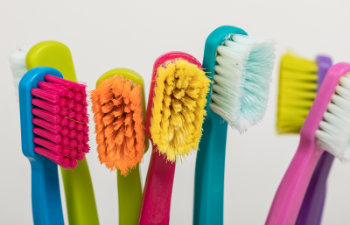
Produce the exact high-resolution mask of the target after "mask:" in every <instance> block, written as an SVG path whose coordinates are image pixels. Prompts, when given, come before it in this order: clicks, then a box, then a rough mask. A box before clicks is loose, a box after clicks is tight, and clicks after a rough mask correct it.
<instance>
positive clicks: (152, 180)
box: [139, 52, 209, 225]
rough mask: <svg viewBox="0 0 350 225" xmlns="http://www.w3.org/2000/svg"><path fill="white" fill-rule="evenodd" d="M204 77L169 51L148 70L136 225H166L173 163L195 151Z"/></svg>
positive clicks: (195, 64) (193, 63)
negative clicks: (145, 144) (147, 147)
mask: <svg viewBox="0 0 350 225" xmlns="http://www.w3.org/2000/svg"><path fill="white" fill-rule="evenodd" d="M208 88H209V79H208V78H207V77H206V76H205V73H204V72H203V70H202V67H201V64H200V63H199V62H198V61H197V60H196V59H195V58H194V57H192V56H191V55H188V54H186V53H182V52H171V53H168V54H165V55H163V56H161V57H160V58H158V59H157V60H156V62H155V64H154V67H153V75H152V83H151V88H150V92H149V93H150V94H149V99H148V106H147V116H146V134H147V135H148V137H149V138H150V140H151V141H152V144H153V151H152V158H151V162H150V165H149V168H148V173H147V179H146V185H145V189H144V195H143V202H142V208H141V213H140V222H139V224H140V225H151V224H158V225H167V224H169V213H170V202H171V193H172V185H173V180H174V172H175V160H176V158H177V157H184V156H185V155H187V154H189V153H190V152H191V151H193V150H196V149H197V148H198V143H199V139H200V137H201V133H202V123H203V119H204V115H205V111H204V106H205V104H206V99H205V96H206V94H207V92H208Z"/></svg>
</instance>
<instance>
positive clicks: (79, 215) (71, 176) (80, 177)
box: [61, 158, 99, 225]
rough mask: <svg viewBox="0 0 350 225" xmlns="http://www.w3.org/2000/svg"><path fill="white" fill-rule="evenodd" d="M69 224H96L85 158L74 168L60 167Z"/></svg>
mask: <svg viewBox="0 0 350 225" xmlns="http://www.w3.org/2000/svg"><path fill="white" fill-rule="evenodd" d="M61 173H62V179H63V184H64V190H65V193H66V204H67V211H68V215H69V216H68V220H69V225H98V224H99V222H98V216H97V208H96V202H95V196H94V190H93V188H92V182H91V178H90V172H89V168H88V165H87V162H86V158H84V159H83V160H81V161H80V162H78V165H77V167H76V168H75V169H74V170H65V169H63V168H61Z"/></svg>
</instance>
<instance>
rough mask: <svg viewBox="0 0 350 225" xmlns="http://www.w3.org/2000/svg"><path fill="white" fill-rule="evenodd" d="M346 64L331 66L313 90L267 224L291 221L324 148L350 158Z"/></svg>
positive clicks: (349, 67)
mask: <svg viewBox="0 0 350 225" xmlns="http://www.w3.org/2000/svg"><path fill="white" fill-rule="evenodd" d="M349 72H350V64H347V63H338V64H336V65H334V66H332V67H331V68H330V69H329V70H328V72H327V75H326V77H325V78H324V81H323V82H322V85H321V87H320V89H319V91H318V93H317V96H316V99H315V101H314V103H313V105H312V107H311V109H310V112H309V114H308V116H307V117H306V120H305V123H304V125H303V127H302V128H301V132H300V142H299V147H298V150H297V152H296V154H295V155H294V158H293V160H292V162H291V164H290V165H289V168H288V170H287V172H286V174H285V175H284V177H283V180H282V182H281V183H280V186H279V188H278V190H277V192H276V194H275V198H274V200H273V203H272V205H271V208H270V212H269V215H268V217H267V220H266V224H267V225H274V224H276V225H277V224H278V225H287V224H290V225H292V224H295V223H296V220H297V216H298V213H299V210H300V207H301V204H302V200H303V198H304V196H305V192H306V190H307V187H308V185H309V183H310V180H311V177H312V174H313V172H314V170H315V167H316V165H317V163H318V162H319V160H320V158H321V156H322V154H323V153H324V152H325V151H327V152H329V153H331V154H333V155H335V156H337V157H338V158H340V159H341V160H347V159H350V153H349V149H348V147H347V145H348V140H349V136H350V130H349V129H348V127H349V126H350V119H349V118H348V116H347V114H348V113H347V110H348V109H349V108H350V74H349Z"/></svg>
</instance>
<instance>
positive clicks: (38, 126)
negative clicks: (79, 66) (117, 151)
mask: <svg viewBox="0 0 350 225" xmlns="http://www.w3.org/2000/svg"><path fill="white" fill-rule="evenodd" d="M85 88H86V86H85V85H82V84H78V83H75V82H72V81H67V80H64V79H61V78H58V77H55V76H51V75H45V81H40V82H39V83H38V88H33V89H32V91H31V93H32V95H33V99H32V105H33V109H32V113H33V116H34V118H33V120H32V122H33V125H34V128H33V133H34V134H35V137H34V140H33V142H34V143H35V145H36V146H35V148H34V151H35V152H36V153H38V154H40V155H43V156H45V157H47V158H49V159H50V160H52V161H53V162H55V163H56V164H58V165H60V166H62V167H64V168H68V169H69V168H74V167H76V165H77V160H82V159H83V158H84V156H85V153H87V152H88V151H89V146H88V141H89V140H88V115H87V102H86V91H85Z"/></svg>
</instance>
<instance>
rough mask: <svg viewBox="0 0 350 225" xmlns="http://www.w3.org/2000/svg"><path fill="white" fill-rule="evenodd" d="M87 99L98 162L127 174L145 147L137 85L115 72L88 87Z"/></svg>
mask: <svg viewBox="0 0 350 225" xmlns="http://www.w3.org/2000/svg"><path fill="white" fill-rule="evenodd" d="M91 101H92V111H93V113H94V120H95V126H96V129H95V132H96V142H97V151H98V154H99V159H100V162H101V163H105V165H106V166H107V167H108V168H109V169H111V170H112V169H115V168H116V169H118V170H120V172H121V174H122V175H127V174H128V172H129V171H130V169H132V168H134V167H135V166H136V165H137V164H138V163H140V162H141V159H142V156H143V154H144V151H145V131H144V125H143V115H142V110H143V109H142V89H141V86H140V85H138V84H135V83H133V82H132V81H130V80H127V79H124V78H122V77H120V76H115V77H113V78H110V79H107V80H105V81H103V82H102V83H101V84H100V85H99V86H98V87H97V88H96V89H95V90H93V91H92V94H91Z"/></svg>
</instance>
